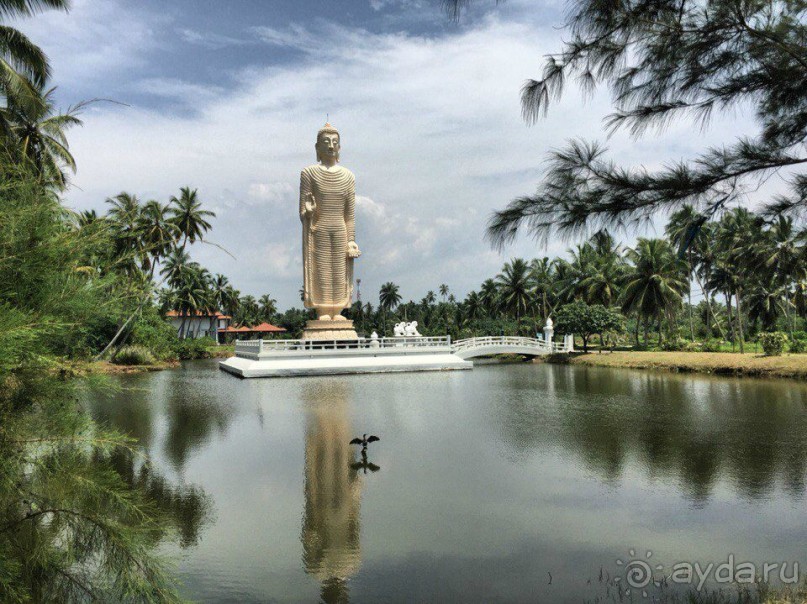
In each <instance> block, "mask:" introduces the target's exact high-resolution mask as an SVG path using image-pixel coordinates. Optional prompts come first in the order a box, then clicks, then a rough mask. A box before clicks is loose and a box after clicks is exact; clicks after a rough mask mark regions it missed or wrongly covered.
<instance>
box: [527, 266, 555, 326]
mask: <svg viewBox="0 0 807 604" xmlns="http://www.w3.org/2000/svg"><path fill="white" fill-rule="evenodd" d="M554 277H555V275H554V270H553V265H552V261H551V260H550V259H549V258H547V257H543V258H533V259H532V261H530V283H531V285H532V290H533V292H534V294H535V296H536V297H537V298H538V300H539V308H540V309H541V321H545V320H546V318H547V317H548V316H549V313H551V312H552V302H553V301H554V300H553V293H554V287H555V283H554Z"/></svg>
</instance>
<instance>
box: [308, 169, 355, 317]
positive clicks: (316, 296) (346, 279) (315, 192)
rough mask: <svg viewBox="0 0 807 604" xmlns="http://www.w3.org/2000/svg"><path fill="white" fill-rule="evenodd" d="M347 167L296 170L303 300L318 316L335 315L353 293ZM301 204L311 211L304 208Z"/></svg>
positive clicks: (351, 215)
mask: <svg viewBox="0 0 807 604" xmlns="http://www.w3.org/2000/svg"><path fill="white" fill-rule="evenodd" d="M355 182H356V181H355V178H354V176H353V173H352V172H351V171H350V170H348V169H347V168H343V167H341V166H334V167H333V168H325V167H323V166H321V165H319V164H315V165H313V166H308V167H307V168H305V169H304V170H303V171H302V173H301V174H300V216H301V219H302V220H303V292H304V296H303V302H304V304H305V307H306V308H313V309H315V310H316V312H317V316H318V317H320V318H321V317H323V315H327V316H328V317H329V318H330V319H337V317H340V314H339V313H340V312H341V311H342V310H343V309H344V308H347V307H348V306H350V302H351V298H352V295H353V258H351V257H349V256H348V242H353V241H355V239H356V219H355V211H356V185H355ZM306 203H308V204H309V207H311V206H313V208H314V209H313V211H309V212H306Z"/></svg>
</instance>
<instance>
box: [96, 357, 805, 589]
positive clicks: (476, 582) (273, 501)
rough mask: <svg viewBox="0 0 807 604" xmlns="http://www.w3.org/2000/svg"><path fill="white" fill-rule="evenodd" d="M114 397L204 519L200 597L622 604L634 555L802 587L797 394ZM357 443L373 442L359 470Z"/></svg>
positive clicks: (597, 386) (116, 416) (433, 388)
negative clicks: (758, 570)
mask: <svg viewBox="0 0 807 604" xmlns="http://www.w3.org/2000/svg"><path fill="white" fill-rule="evenodd" d="M120 381H121V382H122V385H123V386H124V388H125V390H123V391H121V392H119V393H117V394H106V395H98V396H96V397H94V398H93V400H92V401H91V403H90V405H91V409H92V412H93V414H94V415H95V416H96V418H97V419H100V420H102V421H104V422H106V423H108V424H110V425H112V426H113V427H116V428H118V429H120V430H122V431H124V432H126V433H128V434H130V435H132V436H134V437H136V438H137V439H138V440H139V442H140V444H141V446H142V447H143V448H144V450H146V451H147V452H148V453H149V455H150V456H151V458H152V464H153V466H154V467H155V468H156V469H157V470H158V471H159V472H160V473H161V474H162V475H163V476H164V477H165V478H166V480H167V481H168V483H169V484H173V485H177V488H178V489H180V490H182V492H183V493H192V494H197V495H198V498H199V499H204V500H205V501H207V502H208V505H207V506H206V508H207V509H208V511H207V512H206V513H201V512H200V511H199V503H198V501H197V500H195V499H193V498H191V499H189V500H187V501H185V503H184V504H182V505H181V506H180V507H182V517H183V518H184V523H185V524H184V526H183V527H182V531H181V537H182V547H181V548H180V547H179V546H177V547H176V549H173V546H172V550H171V551H172V553H174V554H175V555H177V556H178V559H179V569H180V572H181V576H182V580H183V582H184V584H185V593H186V595H187V596H188V597H189V598H191V599H194V600H197V601H202V602H239V603H243V602H315V601H318V600H320V599H321V600H323V601H327V602H347V601H353V602H498V601H502V602H505V601H508V602H510V601H516V602H521V601H531V602H536V601H537V602H582V601H589V600H591V601H593V600H594V599H595V598H596V597H600V598H601V599H602V598H607V599H608V601H611V600H612V599H614V592H613V589H612V588H613V581H611V585H606V582H607V578H613V577H614V576H617V575H619V573H621V572H624V568H625V566H624V564H619V563H618V562H617V560H621V561H623V562H624V563H628V562H629V561H630V560H632V559H633V558H634V555H632V554H631V553H630V551H631V550H634V552H635V556H636V557H639V558H646V556H647V552H648V551H650V552H652V556H651V558H649V560H650V561H651V562H652V564H653V565H654V566H655V565H662V566H664V567H665V569H669V568H671V566H672V565H673V564H675V563H677V562H683V561H686V562H692V563H694V562H700V563H703V564H704V565H705V564H706V563H708V562H715V563H721V562H725V561H727V560H728V559H729V555H733V556H734V558H735V559H736V560H737V561H751V562H755V563H760V564H761V563H762V562H763V561H770V562H782V561H789V562H799V563H800V564H802V565H803V568H804V569H805V570H807V552H805V549H804V544H805V543H807V510H805V505H804V504H805V502H804V492H805V475H806V474H805V473H806V472H807V387H806V386H805V385H804V384H801V383H798V382H795V381H760V380H751V379H742V380H741V379H729V378H709V377H703V376H680V375H673V374H662V373H650V372H638V371H627V370H613V369H605V368H584V367H571V366H557V365H540V364H535V365H533V364H518V365H492V366H491V365H487V366H478V367H476V368H475V369H474V370H473V371H466V372H446V373H419V374H387V375H366V376H344V377H329V378H290V379H255V380H239V379H237V378H235V377H233V376H230V375H228V374H225V373H223V372H220V371H219V370H218V369H217V364H216V362H214V361H210V362H194V363H187V364H185V365H183V366H182V368H180V369H177V370H172V371H164V372H160V373H153V374H141V375H134V376H125V377H122V378H120ZM363 433H367V434H376V435H378V436H380V438H381V440H380V442H377V443H373V444H371V445H370V447H369V451H368V458H367V460H366V462H364V463H362V459H361V456H360V455H359V447H356V446H351V445H349V444H348V443H349V441H350V440H351V439H352V438H353V437H355V436H361V435H362V434H363ZM183 506H184V507H183ZM601 573H602V574H601ZM788 573H790V570H788ZM802 574H804V573H802ZM603 576H605V577H606V581H603V580H602V577H603ZM622 585H625V583H624V582H623V583H622ZM650 587H651V588H652V585H651V586H650ZM641 599H642V598H639V601H641Z"/></svg>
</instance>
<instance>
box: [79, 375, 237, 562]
mask: <svg viewBox="0 0 807 604" xmlns="http://www.w3.org/2000/svg"><path fill="white" fill-rule="evenodd" d="M153 378H154V376H150V375H144V376H132V377H131V378H129V379H128V380H126V381H125V382H124V388H123V389H122V390H120V391H115V392H111V393H110V392H109V391H101V392H95V393H92V395H91V396H90V397H88V407H89V410H90V413H91V415H92V416H93V419H95V421H97V422H99V423H100V424H102V425H105V426H108V427H110V428H113V429H115V430H117V431H119V432H121V433H123V434H125V435H127V436H129V437H131V438H134V439H135V440H136V441H137V445H138V447H139V448H141V449H142V450H144V451H146V452H148V450H149V448H150V447H151V445H152V443H153V438H154V424H155V422H156V419H155V415H154V405H155V398H156V397H155V389H154V388H153V387H152V388H146V387H145V386H147V385H151V386H153V382H154V379H153ZM147 380H148V381H147ZM168 394H169V396H170V399H169V401H168V405H167V407H168V409H172V408H173V409H174V410H175V411H176V412H175V413H174V414H173V415H172V414H171V413H170V412H169V414H168V416H169V434H168V436H167V440H168V441H169V442H168V443H166V450H168V451H173V452H174V453H175V455H174V457H172V461H174V463H175V464H176V465H177V466H179V467H181V465H182V463H184V460H185V458H186V456H187V452H188V450H189V449H190V448H191V447H192V446H195V445H197V444H200V439H199V438H198V437H197V438H196V440H193V439H191V438H189V437H187V436H185V435H186V433H187V432H188V431H190V432H194V433H196V434H202V433H204V434H207V433H209V432H210V431H211V428H210V427H209V426H210V425H212V424H215V425H216V426H217V427H219V428H220V429H224V428H226V426H227V421H226V420H225V419H224V418H223V417H222V416H225V415H227V413H226V412H225V411H221V410H220V411H219V412H217V413H216V412H204V411H203V412H200V413H199V415H200V416H201V419H191V420H188V419H187V418H188V416H191V415H194V412H195V411H196V410H197V409H199V408H201V409H209V407H210V406H211V405H210V404H208V403H209V401H208V400H207V399H206V398H203V399H202V401H201V402H200V397H199V396H198V392H196V391H194V389H193V388H192V387H183V386H180V385H179V384H176V385H174V387H173V388H171V387H170V385H169V388H168ZM183 400H184V401H185V402H183ZM177 409H179V410H178V411H177ZM183 424H185V428H182V425H183ZM175 426H176V428H174V427H175ZM174 437H176V438H177V442H176V443H170V440H171V439H172V438H174ZM109 463H110V464H111V467H112V468H113V469H114V470H115V471H116V472H117V473H118V474H119V475H120V476H121V478H123V480H124V482H125V483H126V484H127V485H128V486H129V487H131V488H133V489H135V490H136V491H137V492H139V493H141V495H142V496H143V497H144V499H145V500H146V501H147V502H148V504H149V505H151V506H152V507H153V508H154V509H155V510H156V511H157V513H158V514H159V515H160V517H161V519H162V520H163V521H164V522H165V523H166V525H167V526H171V527H173V528H174V529H176V531H177V533H178V535H179V544H180V546H181V547H183V548H186V547H189V546H192V545H196V543H197V542H198V540H199V532H200V530H201V528H202V527H203V526H204V525H205V524H207V523H208V521H209V519H210V516H211V502H210V498H209V497H208V496H207V494H206V493H205V492H204V491H203V490H202V489H201V488H200V487H198V486H196V485H186V484H171V483H170V482H169V481H168V480H167V479H166V478H165V477H164V476H162V475H161V474H160V473H158V472H157V471H156V470H155V469H154V467H153V466H152V464H151V463H149V462H148V461H147V460H146V458H145V457H142V456H140V455H136V454H134V453H133V452H132V451H130V450H127V449H124V448H116V449H114V450H113V451H112V452H111V453H110V454H109Z"/></svg>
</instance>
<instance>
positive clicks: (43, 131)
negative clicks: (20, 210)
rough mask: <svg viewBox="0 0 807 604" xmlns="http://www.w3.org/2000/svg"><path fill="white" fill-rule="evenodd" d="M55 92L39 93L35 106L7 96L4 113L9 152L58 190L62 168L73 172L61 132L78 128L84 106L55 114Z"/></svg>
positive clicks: (64, 180)
mask: <svg viewBox="0 0 807 604" xmlns="http://www.w3.org/2000/svg"><path fill="white" fill-rule="evenodd" d="M0 29H2V28H0ZM55 90H56V89H55V88H51V89H50V90H48V91H46V92H45V93H44V94H42V96H41V102H38V103H16V102H13V101H12V99H13V97H10V98H9V102H8V103H7V107H6V108H5V110H4V112H5V121H6V124H7V128H8V131H9V132H10V135H11V137H12V139H13V141H14V144H13V149H15V150H16V152H17V153H19V156H20V157H21V158H24V160H25V161H28V162H29V163H30V165H31V166H32V167H33V169H34V170H35V173H36V174H37V175H39V176H40V177H41V178H42V179H43V181H44V182H46V183H47V184H50V185H52V186H53V187H55V188H56V189H57V190H60V191H61V190H64V189H65V187H66V186H67V176H66V174H65V169H69V170H70V171H72V172H73V173H75V171H76V161H75V159H73V156H72V155H71V153H70V149H69V145H68V143H67V137H66V136H65V131H66V130H67V129H68V128H71V127H73V126H80V125H81V120H80V119H78V113H79V111H80V110H81V108H82V107H83V106H84V105H86V103H82V104H80V105H76V106H74V107H71V108H69V109H68V110H67V112H66V113H56V112H55V107H54V104H53V93H54V91H55ZM37 93H39V91H38V90H37Z"/></svg>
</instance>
